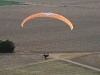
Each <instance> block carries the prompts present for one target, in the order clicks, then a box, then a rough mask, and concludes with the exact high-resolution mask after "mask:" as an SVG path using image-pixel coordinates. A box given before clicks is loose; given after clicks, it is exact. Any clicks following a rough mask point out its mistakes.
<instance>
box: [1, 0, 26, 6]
mask: <svg viewBox="0 0 100 75" xmlns="http://www.w3.org/2000/svg"><path fill="white" fill-rule="evenodd" d="M7 5H9V6H11V5H27V4H24V3H22V2H15V1H7V0H0V6H7Z"/></svg>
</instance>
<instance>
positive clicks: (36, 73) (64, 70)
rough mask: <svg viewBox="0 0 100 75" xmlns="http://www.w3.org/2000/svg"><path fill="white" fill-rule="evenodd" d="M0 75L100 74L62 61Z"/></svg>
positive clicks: (27, 67) (6, 71) (14, 69)
mask: <svg viewBox="0 0 100 75" xmlns="http://www.w3.org/2000/svg"><path fill="white" fill-rule="evenodd" d="M0 75H100V72H97V71H94V70H90V69H87V68H83V67H80V66H77V65H74V64H71V63H67V62H64V61H49V62H44V63H38V64H33V65H32V64H31V65H26V66H22V67H15V68H9V69H4V70H0Z"/></svg>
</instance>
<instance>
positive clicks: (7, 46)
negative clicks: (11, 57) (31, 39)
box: [0, 40, 15, 53]
mask: <svg viewBox="0 0 100 75" xmlns="http://www.w3.org/2000/svg"><path fill="white" fill-rule="evenodd" d="M14 49H15V45H14V42H12V41H10V40H6V41H2V40H0V53H13V52H14Z"/></svg>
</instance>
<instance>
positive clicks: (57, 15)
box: [21, 13, 73, 30]
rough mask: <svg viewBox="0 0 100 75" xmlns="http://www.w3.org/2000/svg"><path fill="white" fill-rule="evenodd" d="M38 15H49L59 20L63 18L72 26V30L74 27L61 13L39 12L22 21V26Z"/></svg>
mask: <svg viewBox="0 0 100 75" xmlns="http://www.w3.org/2000/svg"><path fill="white" fill-rule="evenodd" d="M38 17H49V18H55V19H58V20H61V21H63V22H65V23H67V25H69V27H70V28H71V30H72V29H73V25H72V23H71V22H70V21H69V20H68V19H67V18H65V17H63V16H61V15H59V14H54V13H37V14H33V15H31V16H29V17H27V18H26V19H24V21H23V22H22V24H21V25H22V27H23V26H24V24H25V23H26V22H27V21H28V20H30V19H33V18H38Z"/></svg>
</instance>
